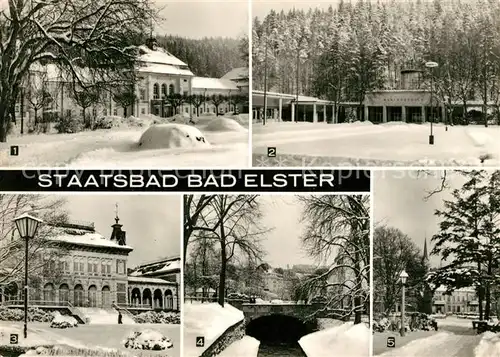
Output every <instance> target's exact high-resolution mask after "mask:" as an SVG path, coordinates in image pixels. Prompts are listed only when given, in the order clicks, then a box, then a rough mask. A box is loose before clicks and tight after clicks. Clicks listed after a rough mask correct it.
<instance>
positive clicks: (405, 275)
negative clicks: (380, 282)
mask: <svg viewBox="0 0 500 357" xmlns="http://www.w3.org/2000/svg"><path fill="white" fill-rule="evenodd" d="M399 279H400V280H401V287H402V292H401V336H404V335H405V284H406V279H408V273H407V272H405V271H404V270H403V271H402V272H401V274H399Z"/></svg>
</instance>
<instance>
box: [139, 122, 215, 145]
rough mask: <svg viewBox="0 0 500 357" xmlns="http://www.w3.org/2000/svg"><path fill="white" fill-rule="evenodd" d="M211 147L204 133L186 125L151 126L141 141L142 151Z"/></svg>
mask: <svg viewBox="0 0 500 357" xmlns="http://www.w3.org/2000/svg"><path fill="white" fill-rule="evenodd" d="M203 146H210V144H209V142H208V141H207V139H205V136H204V135H203V133H202V132H201V131H200V130H199V129H197V128H195V127H193V126H189V125H184V124H158V125H152V126H150V127H149V128H148V129H147V130H146V131H145V132H144V133H143V134H142V136H141V138H140V139H139V147H140V148H142V149H174V148H193V147H203Z"/></svg>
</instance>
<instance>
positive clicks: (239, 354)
mask: <svg viewBox="0 0 500 357" xmlns="http://www.w3.org/2000/svg"><path fill="white" fill-rule="evenodd" d="M259 345H260V341H259V340H256V339H255V338H253V337H250V336H244V337H243V338H242V339H241V340H238V341H235V342H233V343H231V344H230V345H229V346H227V347H226V348H225V349H224V350H223V351H222V352H221V353H219V354H218V355H217V356H218V357H255V356H257V355H258V353H259Z"/></svg>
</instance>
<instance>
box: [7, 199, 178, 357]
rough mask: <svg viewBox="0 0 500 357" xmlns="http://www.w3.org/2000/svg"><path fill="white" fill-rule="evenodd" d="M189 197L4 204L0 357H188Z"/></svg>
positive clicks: (8, 202)
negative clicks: (184, 333)
mask: <svg viewBox="0 0 500 357" xmlns="http://www.w3.org/2000/svg"><path fill="white" fill-rule="evenodd" d="M180 209H181V197H180V196H153V195H147V196H139V195H30V194H1V195H0V217H1V218H0V219H1V226H0V227H1V230H0V257H1V259H0V354H1V355H3V356H31V355H46V356H75V357H76V356H95V357H98V356H99V357H132V356H137V357H155V356H158V357H159V356H162V357H164V356H172V357H181V356H182V355H181V351H182V348H181V306H182V295H181V294H182V288H181V280H182V272H181V271H182V270H181V265H182V264H181V253H180V231H181V225H180V223H181V221H180V217H181V215H180Z"/></svg>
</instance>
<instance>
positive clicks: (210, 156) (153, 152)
mask: <svg viewBox="0 0 500 357" xmlns="http://www.w3.org/2000/svg"><path fill="white" fill-rule="evenodd" d="M112 118H113V120H114V121H120V122H119V125H118V124H117V126H116V127H113V128H111V129H100V130H95V131H83V132H79V133H75V134H56V133H51V134H38V135H34V134H29V135H22V136H21V135H19V134H17V135H16V134H13V135H11V136H9V137H7V143H0V166H2V167H66V168H86V169H110V168H111V169H112V168H136V169H137V168H148V169H149V168H158V169H160V168H161V169H168V168H179V167H207V166H210V167H221V168H222V167H232V168H234V167H248V164H249V157H248V154H249V153H248V150H249V144H248V140H249V132H248V120H247V118H246V116H243V115H238V116H232V117H228V118H225V117H215V116H210V117H209V116H207V117H200V118H195V120H196V121H197V123H196V124H195V125H193V124H189V120H188V119H187V118H185V119H182V118H181V120H179V119H178V120H175V121H173V120H171V119H169V118H158V117H154V116H147V117H140V118H133V117H131V118H127V119H123V118H115V117H112ZM165 126H167V128H165ZM200 133H201V134H202V136H200ZM201 139H203V140H201ZM15 145H17V146H19V155H18V156H10V147H11V146H15Z"/></svg>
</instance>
